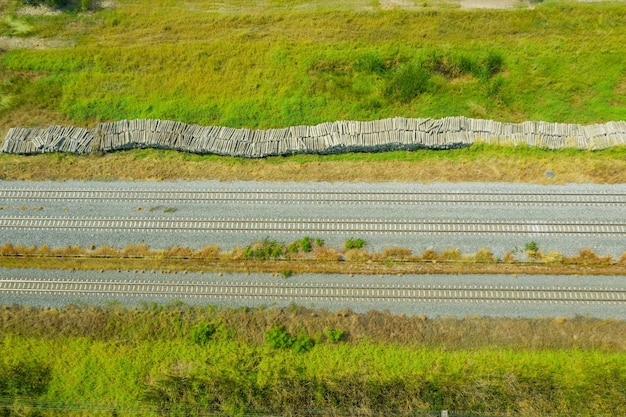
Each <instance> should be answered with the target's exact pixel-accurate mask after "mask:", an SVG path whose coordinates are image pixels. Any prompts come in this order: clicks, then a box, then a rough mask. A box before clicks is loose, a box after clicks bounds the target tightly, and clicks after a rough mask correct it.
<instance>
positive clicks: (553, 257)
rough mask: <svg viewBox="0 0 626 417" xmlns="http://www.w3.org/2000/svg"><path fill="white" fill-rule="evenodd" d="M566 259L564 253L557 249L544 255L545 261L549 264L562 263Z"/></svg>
mask: <svg viewBox="0 0 626 417" xmlns="http://www.w3.org/2000/svg"><path fill="white" fill-rule="evenodd" d="M564 259H565V258H564V257H563V255H562V254H561V253H559V252H556V251H552V252H550V253H548V254H547V255H544V256H543V261H544V262H545V263H548V264H562V263H563V260H564Z"/></svg>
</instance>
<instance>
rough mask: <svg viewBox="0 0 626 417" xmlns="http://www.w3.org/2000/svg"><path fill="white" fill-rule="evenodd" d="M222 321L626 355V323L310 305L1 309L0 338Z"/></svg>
mask: <svg viewBox="0 0 626 417" xmlns="http://www.w3.org/2000/svg"><path fill="white" fill-rule="evenodd" d="M202 321H209V322H220V323H222V324H223V325H224V327H225V328H227V329H229V334H230V335H231V336H232V337H233V338H234V339H235V340H240V341H242V342H247V343H257V344H263V343H264V332H265V330H266V329H268V328H270V327H272V326H273V325H284V326H285V328H286V330H287V331H288V332H290V333H292V334H300V333H304V334H309V335H316V334H320V335H322V334H324V329H326V328H331V329H341V330H342V331H344V340H345V341H346V342H347V343H353V342H357V343H358V342H359V341H362V340H367V341H370V342H372V343H402V344H409V345H414V346H432V347H441V348H444V349H476V348H481V347H488V348H493V347H501V348H504V347H506V348H520V349H524V350H528V349H568V348H578V349H602V350H606V351H615V352H624V351H626V338H625V337H624V335H625V334H626V333H625V332H626V321H623V320H612V319H606V320H602V319H593V318H584V317H576V318H573V319H564V318H534V319H522V318H493V317H492V318H490V317H475V316H468V317H465V318H454V317H439V318H435V319H429V318H427V317H425V316H411V317H407V316H404V315H393V314H390V313H389V312H378V311H371V312H369V313H364V314H357V313H354V312H352V311H350V310H343V311H340V312H330V311H325V310H311V309H308V308H305V307H296V306H292V307H286V308H262V307H261V308H256V309H212V310H211V309H206V308H201V307H189V306H178V307H176V306H165V307H164V308H163V309H162V310H161V311H160V312H158V311H152V310H148V311H141V310H138V309H130V308H128V309H127V308H124V307H122V306H112V307H109V308H99V307H79V306H76V305H70V306H67V307H64V308H61V309H59V308H55V307H52V308H39V307H29V306H18V305H14V306H11V307H9V306H0V332H3V331H4V332H7V333H13V334H16V335H22V336H26V337H33V336H42V337H51V338H56V337H61V338H66V337H91V338H96V339H100V340H115V339H118V340H123V341H125V342H126V341H128V340H154V339H160V338H162V339H166V340H171V339H174V338H177V337H181V334H188V333H189V331H190V329H191V328H192V327H193V326H194V325H195V324H196V323H198V322H202Z"/></svg>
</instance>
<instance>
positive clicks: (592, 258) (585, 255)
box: [575, 248, 613, 266]
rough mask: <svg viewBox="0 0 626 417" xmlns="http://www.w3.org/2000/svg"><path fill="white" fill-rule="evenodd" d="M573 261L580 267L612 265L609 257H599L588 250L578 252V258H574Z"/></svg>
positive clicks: (611, 258) (611, 259)
mask: <svg viewBox="0 0 626 417" xmlns="http://www.w3.org/2000/svg"><path fill="white" fill-rule="evenodd" d="M575 261H576V263H578V264H581V265H585V266H586V265H610V264H612V263H613V257H612V256H611V255H607V256H600V255H598V254H596V253H595V252H594V251H593V250H591V249H589V248H584V249H581V250H579V251H578V256H576V257H575Z"/></svg>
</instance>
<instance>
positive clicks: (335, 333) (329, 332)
mask: <svg viewBox="0 0 626 417" xmlns="http://www.w3.org/2000/svg"><path fill="white" fill-rule="evenodd" d="M324 333H325V334H326V337H327V338H328V340H330V341H331V342H332V343H337V342H340V341H342V340H343V338H344V331H343V330H340V329H332V328H330V327H326V328H325V329H324Z"/></svg>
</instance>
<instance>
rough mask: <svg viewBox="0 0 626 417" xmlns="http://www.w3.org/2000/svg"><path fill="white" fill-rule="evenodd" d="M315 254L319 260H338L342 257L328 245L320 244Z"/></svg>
mask: <svg viewBox="0 0 626 417" xmlns="http://www.w3.org/2000/svg"><path fill="white" fill-rule="evenodd" d="M313 256H314V257H315V259H316V260H318V261H338V260H339V259H340V258H341V255H340V254H339V252H337V251H336V250H335V249H332V248H327V247H326V246H318V247H317V248H316V249H315V251H314V252H313Z"/></svg>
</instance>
